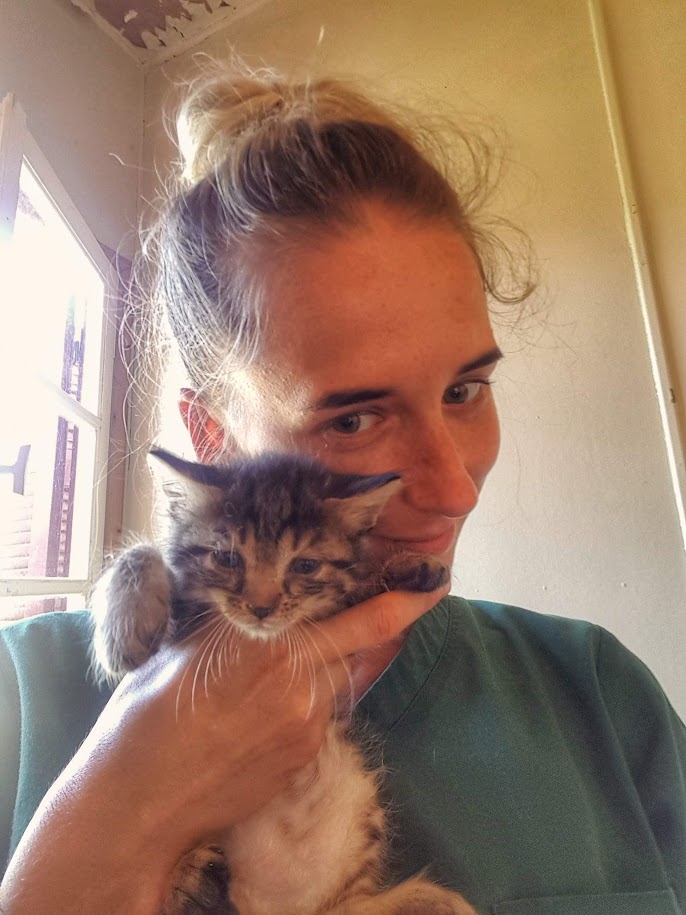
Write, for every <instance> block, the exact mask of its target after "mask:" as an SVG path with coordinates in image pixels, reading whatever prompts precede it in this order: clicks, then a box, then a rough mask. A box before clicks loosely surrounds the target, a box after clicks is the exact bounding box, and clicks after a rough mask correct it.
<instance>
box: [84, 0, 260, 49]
mask: <svg viewBox="0 0 686 915" xmlns="http://www.w3.org/2000/svg"><path fill="white" fill-rule="evenodd" d="M71 2H72V3H73V4H74V6H77V7H78V8H79V9H81V10H82V11H83V12H84V13H87V14H88V15H89V16H90V17H91V18H92V19H93V20H94V21H95V22H96V24H97V25H98V26H99V27H100V28H102V29H103V30H104V31H105V32H107V33H108V34H109V35H110V37H112V38H114V39H115V40H117V41H118V43H119V44H121V45H123V46H124V47H125V48H126V49H127V50H128V51H129V52H130V53H133V55H134V56H135V57H136V58H137V59H138V60H139V61H141V62H143V63H145V62H150V61H151V60H152V59H154V60H159V59H160V58H165V57H169V56H172V54H178V53H181V52H182V51H184V50H186V49H187V48H188V47H190V46H191V45H192V44H196V43H197V42H198V41H200V40H202V39H203V38H205V37H206V36H207V35H208V34H211V33H212V32H216V31H217V30H218V29H220V28H223V27H225V26H226V25H227V24H228V23H229V21H231V20H232V19H236V18H240V17H241V16H242V15H243V14H244V13H246V12H248V11H249V10H253V9H255V8H256V7H258V6H262V5H264V4H265V3H267V2H270V0H71Z"/></svg>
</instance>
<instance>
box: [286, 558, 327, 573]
mask: <svg viewBox="0 0 686 915" xmlns="http://www.w3.org/2000/svg"><path fill="white" fill-rule="evenodd" d="M320 566H321V562H320V561H319V560H318V559H294V560H293V562H292V563H291V572H295V573H296V574H297V575H311V574H312V572H316V571H317V569H318V568H319V567H320Z"/></svg>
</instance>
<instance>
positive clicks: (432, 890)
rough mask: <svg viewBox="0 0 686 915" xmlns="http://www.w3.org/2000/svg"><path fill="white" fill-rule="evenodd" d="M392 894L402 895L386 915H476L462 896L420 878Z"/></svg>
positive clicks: (409, 881)
mask: <svg viewBox="0 0 686 915" xmlns="http://www.w3.org/2000/svg"><path fill="white" fill-rule="evenodd" d="M392 892H395V893H398V894H399V895H404V896H405V898H404V899H402V898H401V899H398V900H397V901H394V903H393V906H392V907H391V908H389V909H388V910H386V909H384V912H385V911H388V915H477V912H476V909H474V908H472V906H471V905H470V904H469V903H468V902H467V900H466V899H465V898H464V896H460V894H459V893H454V892H452V891H451V890H446V889H444V888H443V887H442V886H436V885H435V884H433V883H429V882H428V881H426V880H422V879H421V878H416V879H414V880H408V881H407V883H405V884H401V885H400V886H398V887H396V888H395V890H393V891H392Z"/></svg>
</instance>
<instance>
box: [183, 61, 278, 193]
mask: <svg viewBox="0 0 686 915" xmlns="http://www.w3.org/2000/svg"><path fill="white" fill-rule="evenodd" d="M284 88H286V87H285V86H284V84H281V83H279V82H278V81H277V80H275V79H274V80H271V81H268V80H266V79H249V78H239V79H234V78H232V77H231V74H229V73H228V72H224V73H218V74H216V75H215V76H214V77H213V78H211V79H207V77H206V76H203V77H202V79H201V80H199V81H198V82H197V83H196V84H195V85H192V86H191V90H190V92H189V93H188V95H187V96H186V98H185V100H184V102H183V105H182V106H181V108H180V110H179V113H178V116H177V119H176V129H177V135H178V143H179V152H180V153H181V159H182V163H183V172H182V177H183V179H184V180H185V181H186V182H187V183H188V184H189V185H192V184H196V183H197V182H198V181H201V180H202V179H203V178H205V177H206V176H207V175H209V174H211V173H212V172H213V171H214V170H215V169H216V168H217V167H218V166H219V165H220V164H221V163H222V162H224V161H225V160H226V159H227V158H228V157H229V155H230V153H231V148H232V146H233V144H234V143H235V141H236V139H237V138H238V137H239V136H241V135H242V134H244V133H245V132H246V131H248V132H252V131H253V130H254V129H255V127H257V126H258V125H259V124H261V123H262V122H264V121H265V120H266V119H268V118H270V117H271V116H273V115H274V114H275V113H277V112H278V111H279V110H281V109H282V108H283V106H284V101H285V98H284V91H283V90H284Z"/></svg>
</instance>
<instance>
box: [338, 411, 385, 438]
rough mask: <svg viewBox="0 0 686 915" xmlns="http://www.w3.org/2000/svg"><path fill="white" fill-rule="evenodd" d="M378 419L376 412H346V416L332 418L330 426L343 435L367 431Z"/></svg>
mask: <svg viewBox="0 0 686 915" xmlns="http://www.w3.org/2000/svg"><path fill="white" fill-rule="evenodd" d="M378 421H379V417H378V416H377V415H376V414H375V413H346V414H345V416H337V417H335V419H332V420H331V421H330V422H329V424H328V428H329V429H330V430H331V431H332V432H338V433H339V434H341V435H354V434H355V433H357V432H366V431H367V429H371V428H372V427H373V426H375V425H376V423H377V422H378Z"/></svg>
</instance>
